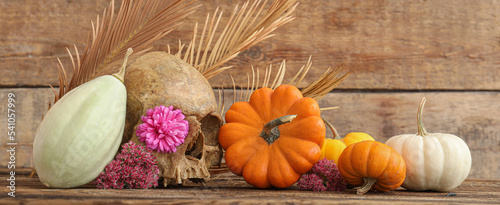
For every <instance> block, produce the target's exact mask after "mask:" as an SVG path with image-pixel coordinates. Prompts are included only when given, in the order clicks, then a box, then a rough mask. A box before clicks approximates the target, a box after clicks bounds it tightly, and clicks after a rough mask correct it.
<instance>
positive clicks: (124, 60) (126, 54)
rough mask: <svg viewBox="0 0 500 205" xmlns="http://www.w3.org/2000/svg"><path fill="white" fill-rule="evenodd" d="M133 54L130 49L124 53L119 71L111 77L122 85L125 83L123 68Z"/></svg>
mask: <svg viewBox="0 0 500 205" xmlns="http://www.w3.org/2000/svg"><path fill="white" fill-rule="evenodd" d="M133 52H134V51H133V50H132V48H128V49H127V53H125V58H124V59H123V64H122V67H121V68H120V71H118V73H115V74H113V76H115V77H116V78H118V80H120V81H122V83H125V82H124V80H125V68H126V67H127V61H128V57H129V56H130V55H132V53H133Z"/></svg>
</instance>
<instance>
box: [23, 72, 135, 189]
mask: <svg viewBox="0 0 500 205" xmlns="http://www.w3.org/2000/svg"><path fill="white" fill-rule="evenodd" d="M126 102H127V91H126V89H125V86H124V85H123V83H122V82H121V81H120V80H118V79H117V78H116V77H114V76H111V75H106V76H101V77H98V78H96V79H94V80H92V81H89V82H87V83H85V84H83V85H80V86H78V87H77V88H75V89H73V90H71V91H70V92H68V93H67V94H65V95H64V96H63V97H62V98H61V99H60V100H59V101H57V102H56V103H55V104H54V105H53V107H52V108H51V109H50V110H49V111H48V112H47V114H46V115H45V116H44V118H43V120H42V122H41V124H40V126H39V128H38V131H37V134H36V137H35V141H34V143H33V162H34V164H35V169H36V171H37V174H38V177H39V178H40V181H41V182H42V183H43V184H45V185H46V186H47V187H51V188H71V187H77V186H81V185H84V184H86V183H88V182H90V181H92V180H93V179H94V178H96V177H97V176H98V175H99V173H101V171H102V170H104V167H105V166H106V165H107V164H108V163H109V162H110V161H111V160H112V159H113V157H114V156H115V154H116V152H117V150H118V148H119V146H120V142H121V139H122V135H123V128H124V126H125V114H126V107H127V105H126Z"/></svg>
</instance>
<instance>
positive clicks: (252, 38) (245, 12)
mask: <svg viewBox="0 0 500 205" xmlns="http://www.w3.org/2000/svg"><path fill="white" fill-rule="evenodd" d="M266 3H267V0H264V1H262V0H257V1H253V3H250V2H249V1H247V2H246V3H245V4H243V5H242V6H241V8H240V7H239V6H238V5H237V6H236V7H235V8H234V10H233V12H232V13H231V16H230V17H229V21H228V23H227V24H226V26H225V27H224V28H223V29H222V31H217V28H218V26H219V23H220V20H221V18H222V13H223V12H222V11H219V9H218V8H217V9H216V10H215V12H214V13H213V15H212V16H210V14H207V17H206V20H205V23H204V26H203V28H202V29H201V35H200V36H198V24H196V25H195V27H194V30H193V36H192V39H191V41H190V42H189V44H188V46H187V47H186V50H185V52H184V54H182V52H183V48H184V47H185V46H184V45H180V46H179V48H180V49H179V51H178V53H177V55H178V56H180V57H181V56H182V55H183V59H184V60H185V61H186V62H188V63H189V64H191V65H192V66H193V67H195V68H196V69H198V71H200V73H202V74H203V76H205V78H207V79H210V78H211V77H213V76H215V75H217V74H219V73H220V72H222V71H224V70H227V69H229V68H231V67H230V66H226V67H221V66H222V65H223V64H224V63H226V62H228V61H229V60H231V59H233V58H235V57H236V56H237V55H238V54H239V53H240V52H242V51H244V50H246V49H248V48H250V47H252V46H254V45H255V44H257V43H259V42H261V41H263V40H265V39H267V38H269V37H272V36H273V34H272V32H273V31H274V30H276V29H277V28H278V27H280V26H282V25H284V24H286V23H288V22H290V21H292V20H293V19H294V17H293V16H292V13H293V11H294V10H295V8H296V6H297V5H298V3H297V1H296V0H274V2H273V3H272V4H271V6H270V7H269V9H268V10H267V12H263V10H264V6H265V5H266ZM216 33H220V34H219V35H216ZM215 36H219V37H218V39H215Z"/></svg>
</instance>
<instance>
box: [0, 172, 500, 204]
mask: <svg viewBox="0 0 500 205" xmlns="http://www.w3.org/2000/svg"><path fill="white" fill-rule="evenodd" d="M221 170H224V168H222V169H220V168H219V169H218V171H217V173H212V176H213V178H212V180H211V181H210V182H208V183H207V184H206V185H205V186H201V185H199V184H190V185H186V186H182V187H169V188H157V189H149V190H140V189H139V190H101V189H95V188H94V186H93V185H92V184H88V185H85V186H83V187H81V188H76V189H47V188H45V187H44V186H43V185H42V184H41V183H40V182H39V180H38V178H37V177H36V175H35V177H34V178H29V177H28V176H29V173H30V172H31V170H17V172H16V173H17V174H16V198H15V199H13V198H10V197H8V196H7V194H2V195H0V203H1V204H70V203H71V204H73V203H75V204H111V203H112V204H135V203H140V204H153V203H154V204H157V203H161V204H262V203H267V204H359V203H363V204H381V203H391V204H495V203H498V197H500V187H499V186H500V181H498V180H478V179H468V180H466V181H465V182H464V183H462V184H461V185H460V186H459V187H457V188H455V189H453V190H452V191H451V192H452V193H454V194H456V196H454V197H447V196H446V195H447V194H448V192H444V193H443V192H409V191H406V190H404V189H402V188H399V189H397V190H395V191H390V192H385V193H380V192H369V193H367V194H365V195H362V196H358V195H357V194H356V190H354V189H348V190H345V191H341V192H331V191H328V192H313V191H305V190H299V189H297V188H296V187H294V186H292V187H289V188H287V189H267V190H260V189H255V188H253V187H251V186H250V185H248V184H247V183H245V181H244V180H243V179H242V178H241V177H237V176H235V175H234V174H232V173H230V172H228V171H227V169H225V171H221ZM7 176H8V170H7V169H5V168H4V169H0V180H2V181H5V180H6V178H7ZM9 177H10V176H9ZM1 190H2V193H6V192H7V191H8V190H7V188H6V187H4V186H2V188H1Z"/></svg>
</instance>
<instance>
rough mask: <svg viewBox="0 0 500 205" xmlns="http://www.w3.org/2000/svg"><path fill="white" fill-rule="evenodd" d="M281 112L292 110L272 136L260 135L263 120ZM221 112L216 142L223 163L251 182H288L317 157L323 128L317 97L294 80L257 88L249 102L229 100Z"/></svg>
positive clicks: (270, 184) (259, 184)
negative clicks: (304, 91) (306, 93)
mask: <svg viewBox="0 0 500 205" xmlns="http://www.w3.org/2000/svg"><path fill="white" fill-rule="evenodd" d="M286 115H297V116H296V118H295V119H293V120H292V121H291V122H289V123H286V124H283V125H280V126H279V127H278V128H279V137H278V138H277V139H276V140H275V141H274V142H272V143H268V141H266V140H265V139H264V138H263V137H261V134H262V131H263V129H264V126H265V125H266V124H267V123H268V122H270V121H272V120H273V119H276V118H279V117H283V116H286ZM225 117H226V124H225V125H223V126H222V127H221V129H220V130H219V143H220V145H221V146H222V147H223V148H224V149H225V150H226V154H225V160H226V164H227V166H228V168H229V169H230V170H231V171H232V172H233V173H235V174H236V175H242V176H243V178H244V179H245V181H247V182H248V183H249V184H251V185H253V186H255V187H258V188H268V187H278V188H284V187H288V186H291V185H293V184H294V183H295V182H296V181H297V180H298V179H299V178H300V176H301V175H302V174H304V173H306V172H307V171H309V170H310V169H311V168H312V167H313V165H314V164H315V163H316V162H317V161H318V160H319V157H320V155H321V148H320V147H321V146H322V144H323V142H324V138H325V132H326V130H325V125H324V123H323V120H322V119H321V117H320V110H319V106H318V103H317V102H316V100H314V99H312V98H308V97H303V96H302V94H301V92H300V91H299V90H298V89H297V88H296V87H294V86H291V85H281V86H279V87H277V88H276V89H275V90H274V91H273V90H272V89H270V88H261V89H258V90H256V91H254V92H253V94H252V95H251V97H250V101H249V102H237V103H235V104H233V105H232V106H231V108H230V109H229V110H228V111H227V113H226V116H225Z"/></svg>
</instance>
